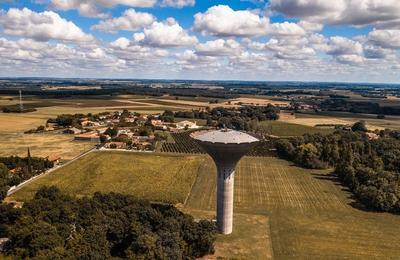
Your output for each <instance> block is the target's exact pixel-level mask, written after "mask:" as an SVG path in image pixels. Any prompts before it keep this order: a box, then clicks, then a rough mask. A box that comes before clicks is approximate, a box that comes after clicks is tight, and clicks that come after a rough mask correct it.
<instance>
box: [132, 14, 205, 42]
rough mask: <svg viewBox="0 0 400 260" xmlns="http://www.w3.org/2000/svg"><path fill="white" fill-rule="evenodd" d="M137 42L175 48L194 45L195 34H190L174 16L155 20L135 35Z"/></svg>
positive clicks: (195, 40)
mask: <svg viewBox="0 0 400 260" xmlns="http://www.w3.org/2000/svg"><path fill="white" fill-rule="evenodd" d="M133 38H134V41H135V42H136V43H137V44H141V45H148V46H152V47H162V48H173V47H182V46H189V45H194V44H196V43H197V38H196V37H195V36H190V35H189V34H188V33H187V32H186V31H185V30H184V29H183V28H182V27H181V26H180V25H179V24H178V23H177V22H176V21H175V20H174V19H173V18H168V19H167V20H166V21H163V22H154V23H153V24H152V25H151V26H150V27H149V28H146V29H144V30H143V32H141V33H135V34H134V35H133Z"/></svg>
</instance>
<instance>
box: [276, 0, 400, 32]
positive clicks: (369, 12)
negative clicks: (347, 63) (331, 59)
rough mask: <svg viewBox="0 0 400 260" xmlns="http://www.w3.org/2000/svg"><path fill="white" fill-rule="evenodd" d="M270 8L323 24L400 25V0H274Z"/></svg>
mask: <svg viewBox="0 0 400 260" xmlns="http://www.w3.org/2000/svg"><path fill="white" fill-rule="evenodd" d="M269 5H270V8H271V9H272V10H274V11H277V12H280V13H282V14H284V15H286V16H288V17H295V18H301V19H304V20H308V21H313V22H317V23H323V24H349V25H353V26H365V25H373V26H376V27H395V26H398V25H400V2H399V1H398V0H335V1H326V0H271V1H270V4H269Z"/></svg>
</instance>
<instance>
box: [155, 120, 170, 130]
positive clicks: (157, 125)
mask: <svg viewBox="0 0 400 260" xmlns="http://www.w3.org/2000/svg"><path fill="white" fill-rule="evenodd" d="M151 124H152V125H153V126H154V128H155V129H156V130H167V129H168V126H167V125H166V124H165V123H164V122H163V121H161V120H151Z"/></svg>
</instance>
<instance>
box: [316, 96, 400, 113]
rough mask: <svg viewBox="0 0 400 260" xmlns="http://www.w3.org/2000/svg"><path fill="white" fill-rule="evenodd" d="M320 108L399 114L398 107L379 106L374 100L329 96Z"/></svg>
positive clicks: (399, 108) (399, 109)
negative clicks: (361, 100) (351, 99)
mask: <svg viewBox="0 0 400 260" xmlns="http://www.w3.org/2000/svg"><path fill="white" fill-rule="evenodd" d="M320 107H321V109H322V110H328V111H342V112H352V113H364V114H376V115H400V107H396V106H381V105H379V104H378V103H374V102H360V101H357V102H356V101H350V100H347V99H342V98H330V99H327V100H325V101H324V102H322V103H321V105H320Z"/></svg>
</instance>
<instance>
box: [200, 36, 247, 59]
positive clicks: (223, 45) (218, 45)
mask: <svg viewBox="0 0 400 260" xmlns="http://www.w3.org/2000/svg"><path fill="white" fill-rule="evenodd" d="M240 50H241V46H240V44H239V43H238V42H236V41H234V40H230V39H229V40H223V39H218V40H215V41H208V42H206V43H201V44H198V45H197V46H196V54H198V55H203V56H229V55H236V54H238V53H239V52H240Z"/></svg>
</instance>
